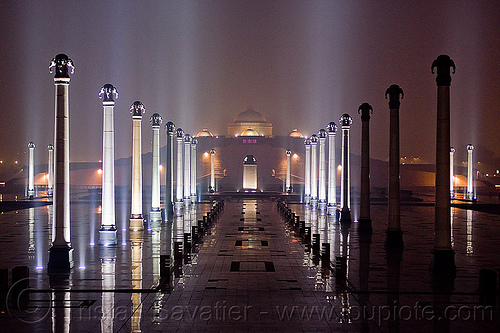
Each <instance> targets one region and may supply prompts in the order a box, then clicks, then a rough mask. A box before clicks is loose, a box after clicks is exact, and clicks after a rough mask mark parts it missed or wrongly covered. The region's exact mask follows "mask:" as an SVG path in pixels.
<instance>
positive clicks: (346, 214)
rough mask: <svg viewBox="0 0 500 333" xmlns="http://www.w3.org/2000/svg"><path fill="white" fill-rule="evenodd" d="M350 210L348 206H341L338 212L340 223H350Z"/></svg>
mask: <svg viewBox="0 0 500 333" xmlns="http://www.w3.org/2000/svg"><path fill="white" fill-rule="evenodd" d="M351 222H352V219H351V211H350V210H349V208H342V211H341V212H340V223H351Z"/></svg>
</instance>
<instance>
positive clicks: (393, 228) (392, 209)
mask: <svg viewBox="0 0 500 333" xmlns="http://www.w3.org/2000/svg"><path fill="white" fill-rule="evenodd" d="M387 96H389V110H390V111H389V112H390V122H389V208H388V210H389V211H388V223H387V235H386V236H387V238H386V246H387V247H388V248H395V249H403V247H404V242H403V232H402V231H401V214H400V204H401V189H400V183H399V178H400V174H399V164H400V161H399V106H400V105H401V103H400V101H399V98H400V97H401V98H403V97H404V92H403V89H401V88H400V87H399V86H398V85H397V84H393V85H391V86H390V87H389V88H387V90H386V91H385V98H387ZM447 197H448V196H447Z"/></svg>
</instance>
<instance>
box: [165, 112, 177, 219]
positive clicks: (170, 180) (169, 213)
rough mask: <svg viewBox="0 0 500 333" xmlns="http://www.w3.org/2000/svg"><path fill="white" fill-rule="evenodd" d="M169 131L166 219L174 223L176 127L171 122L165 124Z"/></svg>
mask: <svg viewBox="0 0 500 333" xmlns="http://www.w3.org/2000/svg"><path fill="white" fill-rule="evenodd" d="M165 130H166V131H167V159H166V166H165V167H166V170H165V171H166V172H165V175H166V180H165V185H166V190H165V219H166V220H167V221H172V217H173V211H174V210H173V201H174V134H175V125H174V123H173V122H171V121H169V122H168V123H166V124H165Z"/></svg>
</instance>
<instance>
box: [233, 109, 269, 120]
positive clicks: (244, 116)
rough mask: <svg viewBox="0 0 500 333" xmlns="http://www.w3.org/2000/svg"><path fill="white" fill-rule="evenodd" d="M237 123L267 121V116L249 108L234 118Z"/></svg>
mask: <svg viewBox="0 0 500 333" xmlns="http://www.w3.org/2000/svg"><path fill="white" fill-rule="evenodd" d="M234 122H235V123H265V122H266V118H264V116H263V115H262V113H260V112H257V111H255V110H254V109H247V110H246V111H243V112H241V113H240V114H238V115H237V116H236V118H234Z"/></svg>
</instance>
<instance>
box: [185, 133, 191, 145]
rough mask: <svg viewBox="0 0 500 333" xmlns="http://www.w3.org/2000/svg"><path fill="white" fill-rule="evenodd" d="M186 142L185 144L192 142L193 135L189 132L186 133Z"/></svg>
mask: <svg viewBox="0 0 500 333" xmlns="http://www.w3.org/2000/svg"><path fill="white" fill-rule="evenodd" d="M184 143H185V144H190V143H191V135H189V134H187V133H186V134H184Z"/></svg>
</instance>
